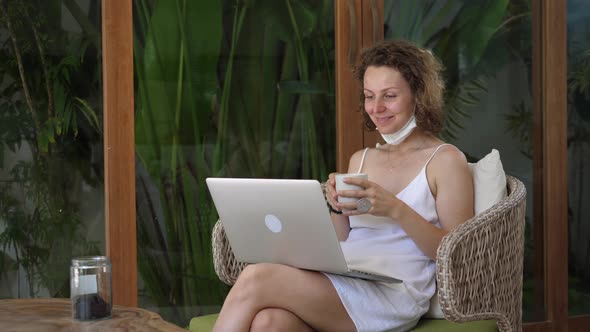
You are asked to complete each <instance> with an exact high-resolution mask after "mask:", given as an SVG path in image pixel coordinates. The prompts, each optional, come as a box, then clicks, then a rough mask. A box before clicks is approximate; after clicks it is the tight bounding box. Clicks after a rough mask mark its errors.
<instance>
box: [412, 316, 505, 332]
mask: <svg viewBox="0 0 590 332" xmlns="http://www.w3.org/2000/svg"><path fill="white" fill-rule="evenodd" d="M412 331H415V332H431V331H432V332H434V331H436V332H446V331H449V332H451V331H452V332H488V331H489V332H495V331H498V330H497V328H496V321H495V320H480V321H475V322H468V323H453V322H449V321H448V320H446V319H424V318H423V319H421V320H420V321H419V322H418V325H416V327H415V328H414V329H413V330H412Z"/></svg>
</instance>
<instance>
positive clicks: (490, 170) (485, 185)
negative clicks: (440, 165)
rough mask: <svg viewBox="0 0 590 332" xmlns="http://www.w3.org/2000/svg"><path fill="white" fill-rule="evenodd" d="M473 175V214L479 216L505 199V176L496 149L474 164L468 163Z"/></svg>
mask: <svg viewBox="0 0 590 332" xmlns="http://www.w3.org/2000/svg"><path fill="white" fill-rule="evenodd" d="M469 168H470V169H471V173H473V192H474V194H475V207H474V210H475V214H480V213H482V212H484V211H485V210H487V209H489V208H490V207H492V205H494V204H496V203H498V202H499V201H501V200H502V199H503V198H505V197H506V174H504V168H503V167H502V161H501V160H500V153H499V152H498V150H496V149H492V152H490V153H488V155H487V156H485V157H483V158H482V159H481V160H480V161H478V162H477V163H475V164H471V163H469Z"/></svg>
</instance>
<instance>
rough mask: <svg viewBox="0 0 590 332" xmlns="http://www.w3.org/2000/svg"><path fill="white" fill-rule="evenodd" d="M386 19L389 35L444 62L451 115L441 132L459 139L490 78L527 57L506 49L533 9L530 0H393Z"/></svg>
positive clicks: (447, 112) (447, 116)
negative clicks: (519, 58) (411, 44)
mask: <svg viewBox="0 0 590 332" xmlns="http://www.w3.org/2000/svg"><path fill="white" fill-rule="evenodd" d="M400 13H403V14H400ZM385 17H386V27H387V29H386V38H393V39H395V38H401V39H407V40H411V41H413V42H415V43H417V44H419V45H423V46H425V47H427V48H429V49H431V50H432V52H433V53H434V54H435V55H436V56H437V57H438V58H439V59H440V60H441V62H442V64H443V65H444V67H445V71H444V76H445V84H446V87H445V115H446V117H445V125H444V128H443V131H442V132H441V134H440V136H441V137H442V138H443V139H445V140H449V141H453V140H455V139H456V133H457V132H458V131H460V130H462V129H463V121H464V119H465V118H468V117H470V116H471V115H470V114H469V113H468V112H467V111H466V110H465V108H466V107H473V106H477V105H478V104H479V99H480V97H481V96H482V95H483V94H485V93H487V88H486V86H485V84H484V79H485V78H488V77H490V76H493V75H495V74H496V72H497V71H498V70H499V69H500V68H502V66H504V65H506V64H507V63H509V61H511V60H513V59H515V58H516V57H521V56H522V55H521V53H520V52H518V51H515V52H510V51H509V52H507V51H506V50H507V49H508V50H512V49H515V47H516V46H515V45H513V44H514V43H515V42H514V41H513V40H512V39H515V36H518V34H519V33H520V30H522V29H523V27H524V26H526V25H527V24H530V8H529V7H528V5H527V3H526V1H525V2H524V3H521V1H511V2H510V1H508V0H492V1H485V2H478V1H464V0H447V1H434V0H424V1H398V2H396V1H390V2H387V3H386V8H385ZM387 18H391V19H390V20H387ZM529 35H530V34H529ZM517 42H520V39H518V40H517ZM521 47H523V49H524V48H526V45H525V46H521Z"/></svg>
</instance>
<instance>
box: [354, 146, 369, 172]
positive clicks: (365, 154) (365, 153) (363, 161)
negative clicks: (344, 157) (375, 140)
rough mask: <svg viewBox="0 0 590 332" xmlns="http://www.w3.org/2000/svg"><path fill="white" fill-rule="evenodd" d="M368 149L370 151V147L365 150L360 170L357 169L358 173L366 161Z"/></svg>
mask: <svg viewBox="0 0 590 332" xmlns="http://www.w3.org/2000/svg"><path fill="white" fill-rule="evenodd" d="M367 151H369V148H365V151H363V158H362V159H361V165H360V166H359V170H358V171H357V173H360V172H361V170H362V169H363V164H364V163H365V157H366V156H367Z"/></svg>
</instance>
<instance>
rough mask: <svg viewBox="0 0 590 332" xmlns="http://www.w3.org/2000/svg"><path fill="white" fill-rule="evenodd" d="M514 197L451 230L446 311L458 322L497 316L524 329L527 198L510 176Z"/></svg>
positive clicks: (508, 326)
mask: <svg viewBox="0 0 590 332" xmlns="http://www.w3.org/2000/svg"><path fill="white" fill-rule="evenodd" d="M506 182H507V187H508V196H507V197H506V198H505V199H503V200H501V201H500V202H499V203H497V204H495V205H494V206H492V207H491V208H489V209H488V210H486V211H484V212H482V213H480V214H478V215H476V216H475V217H473V218H472V219H470V220H468V221H467V222H465V223H464V224H462V225H460V226H459V227H457V228H456V229H454V230H453V231H451V232H450V233H448V234H447V235H446V236H445V237H444V238H443V240H442V241H441V244H440V246H439V248H438V251H437V260H436V280H437V283H438V295H439V301H440V305H441V310H442V312H443V314H444V315H445V317H446V318H447V319H448V320H450V321H454V322H467V321H475V320H484V319H495V320H496V321H497V324H498V328H499V329H500V331H520V330H521V316H522V315H521V313H522V311H521V304H522V269H523V253H524V227H525V197H526V190H525V187H524V185H523V184H522V182H520V181H519V180H517V179H515V178H513V177H510V176H507V179H506Z"/></svg>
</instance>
